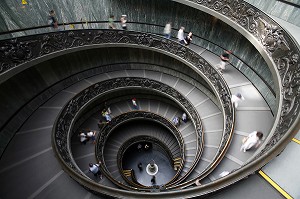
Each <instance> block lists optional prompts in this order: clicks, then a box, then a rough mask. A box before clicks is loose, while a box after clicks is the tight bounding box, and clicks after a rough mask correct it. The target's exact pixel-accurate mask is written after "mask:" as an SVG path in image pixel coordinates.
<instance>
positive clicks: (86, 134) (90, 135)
mask: <svg viewBox="0 0 300 199" xmlns="http://www.w3.org/2000/svg"><path fill="white" fill-rule="evenodd" d="M78 136H79V138H80V142H81V143H82V144H84V145H85V144H86V143H87V142H88V141H89V140H91V141H92V143H93V144H96V131H91V130H89V129H88V130H87V131H84V130H81V131H80V132H79V135H78Z"/></svg>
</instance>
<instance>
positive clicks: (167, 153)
mask: <svg viewBox="0 0 300 199" xmlns="http://www.w3.org/2000/svg"><path fill="white" fill-rule="evenodd" d="M151 120H152V119H151ZM174 128H175V129H174V130H176V127H175V126H174ZM176 139H177V138H176ZM139 142H151V143H152V144H153V147H154V148H153V149H154V150H158V151H160V152H161V153H163V154H165V156H167V158H168V159H169V162H170V165H172V163H173V158H175V156H174V155H175V154H173V153H172V152H171V150H170V149H169V148H168V146H167V145H166V144H164V143H163V142H162V141H160V140H159V139H156V138H154V137H150V136H137V137H134V138H131V139H129V140H127V141H125V142H124V144H123V145H122V146H121V147H120V149H119V151H118V155H117V162H118V168H119V171H120V173H122V174H123V172H121V171H123V170H124V168H123V167H124V166H123V163H122V161H123V157H124V153H125V152H126V151H127V150H128V148H129V147H131V146H132V145H133V144H136V143H139ZM179 147H180V146H179V145H178V148H179ZM179 155H180V157H181V158H184V153H182V154H179ZM182 163H184V161H182ZM182 168H183V167H181V168H179V170H180V171H179V170H178V171H177V172H176V174H175V175H174V177H173V178H172V179H171V180H170V181H169V182H172V181H173V180H175V179H176V178H177V177H178V175H179V174H180V172H181V170H182ZM128 169H131V170H133V169H132V168H126V170H128ZM172 169H173V168H172ZM122 176H123V178H124V179H125V180H126V181H127V180H128V179H127V178H126V176H124V175H122ZM127 182H128V181H127ZM169 182H167V183H166V184H168V183H169ZM128 183H129V184H130V183H131V182H130V181H129V182H128ZM133 183H134V184H132V185H133V186H134V185H135V184H137V181H133ZM139 184H140V183H139ZM146 187H148V188H152V187H153V185H152V186H146ZM143 188H145V187H143Z"/></svg>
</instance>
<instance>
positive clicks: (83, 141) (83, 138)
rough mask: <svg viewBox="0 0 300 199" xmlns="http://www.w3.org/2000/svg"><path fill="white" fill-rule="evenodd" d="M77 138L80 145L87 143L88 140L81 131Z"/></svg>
mask: <svg viewBox="0 0 300 199" xmlns="http://www.w3.org/2000/svg"><path fill="white" fill-rule="evenodd" d="M78 136H79V138H80V143H81V144H84V145H85V144H86V142H87V141H88V138H87V137H86V135H85V134H84V133H83V132H82V131H81V132H79V135H78Z"/></svg>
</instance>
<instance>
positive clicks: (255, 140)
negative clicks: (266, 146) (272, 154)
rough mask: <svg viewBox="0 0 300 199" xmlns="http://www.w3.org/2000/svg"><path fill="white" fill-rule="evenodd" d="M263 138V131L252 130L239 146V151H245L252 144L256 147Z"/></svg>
mask: <svg viewBox="0 0 300 199" xmlns="http://www.w3.org/2000/svg"><path fill="white" fill-rule="evenodd" d="M262 138H263V133H262V132H259V131H253V132H252V133H250V134H249V135H248V137H246V138H245V141H244V143H243V145H242V146H241V151H243V152H246V151H247V150H249V149H251V148H252V147H253V146H255V148H257V147H258V146H259V144H260V143H261V139H262Z"/></svg>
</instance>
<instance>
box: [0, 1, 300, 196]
mask: <svg viewBox="0 0 300 199" xmlns="http://www.w3.org/2000/svg"><path fill="white" fill-rule="evenodd" d="M168 2H169V1H168ZM111 3H112V2H111ZM114 3H115V2H114ZM239 3H240V4H238V5H239V6H238V5H237V4H235V3H231V2H229V3H228V2H227V3H226V2H225V3H224V2H219V1H212V2H203V1H196V2H194V1H171V4H172V6H174V7H177V8H179V7H180V8H182V9H183V10H184V11H186V12H190V13H191V15H192V14H193V13H196V14H198V13H204V12H207V13H209V14H211V15H213V16H215V17H218V18H220V19H222V20H223V21H224V22H226V23H228V24H229V25H225V23H223V22H216V21H215V22H214V23H221V25H222V28H224V27H226V28H232V29H233V28H236V29H238V31H239V32H240V33H237V32H234V34H235V35H237V36H239V37H240V40H242V41H244V40H246V39H245V38H247V39H248V40H249V41H250V42H251V43H252V44H251V43H250V42H248V43H246V44H245V45H246V46H247V45H248V46H247V47H246V48H249V49H251V50H249V49H247V50H249V51H248V52H252V51H255V53H254V54H255V55H256V56H257V57H256V60H255V61H253V60H248V61H247V57H243V56H242V55H241V54H238V53H236V54H235V53H234V54H233V55H232V58H231V63H230V64H229V65H227V67H226V70H225V72H224V74H220V73H219V72H218V70H217V69H216V68H215V67H214V66H215V65H216V64H217V63H218V62H219V54H220V53H221V52H222V51H223V50H224V49H225V47H224V46H223V47H222V46H219V45H218V44H217V43H214V41H211V40H210V39H211V38H208V39H205V38H202V37H200V36H197V32H194V34H195V36H194V40H193V42H192V43H193V44H191V45H190V46H189V47H185V46H183V45H181V44H178V42H177V41H176V39H175V38H174V39H170V40H169V39H165V38H164V37H163V36H161V35H159V34H161V33H162V29H163V25H160V24H159V20H161V19H160V18H159V17H158V18H157V19H156V18H154V19H152V23H151V24H150V23H148V24H146V23H140V22H131V23H130V22H129V23H128V24H129V25H128V26H129V27H130V26H131V27H132V30H129V31H123V30H107V29H105V27H106V25H107V24H106V23H105V22H99V21H98V22H89V23H88V22H86V23H83V22H82V21H81V22H75V23H74V24H78V26H81V27H82V28H83V29H78V30H67V29H66V30H64V31H59V32H48V27H47V26H43V27H38V28H29V29H26V28H25V29H20V30H18V31H12V32H6V33H5V34H4V33H3V34H2V35H0V36H1V38H3V40H1V41H0V46H1V58H2V60H1V67H2V68H1V73H0V75H1V81H0V82H1V85H0V90H1V91H2V93H6V95H5V96H3V98H2V99H1V102H2V103H1V104H2V105H1V106H2V109H3V110H4V111H3V112H2V113H4V114H5V117H4V116H2V117H1V133H0V135H1V154H2V155H1V159H0V182H1V189H0V198H193V197H199V198H241V197H244V198H254V197H256V198H283V197H287V196H285V195H282V193H279V192H277V191H276V190H275V189H274V188H273V187H272V186H271V185H270V184H269V183H268V182H267V181H265V180H264V179H263V178H261V175H260V173H261V172H262V170H260V169H261V168H262V167H264V166H265V165H266V164H267V166H266V167H265V168H266V169H265V170H266V171H268V169H269V170H270V169H271V170H272V164H273V162H272V161H271V160H272V159H274V158H275V157H276V156H277V155H278V154H280V153H281V152H282V150H283V149H284V148H285V147H286V146H287V144H289V142H290V140H291V138H293V137H294V136H295V135H296V133H297V131H298V130H299V107H298V105H299V95H297V92H299V83H298V81H299V76H300V75H299V60H298V57H299V48H298V46H297V44H295V43H294V41H293V39H292V38H291V37H290V36H289V34H288V33H286V32H284V30H282V29H280V31H281V32H280V35H279V36H280V41H277V44H276V45H275V46H274V45H272V44H273V43H272V42H270V40H268V39H266V38H270V37H271V36H274V35H272V33H274V34H275V33H277V32H276V30H275V29H273V32H272V31H271V32H270V31H269V29H268V27H269V26H267V25H266V24H269V25H270V26H271V25H273V26H272V27H274V26H275V25H276V26H279V25H278V24H276V22H275V21H272V19H270V18H269V17H268V16H267V15H265V14H264V13H262V12H261V11H260V10H258V9H257V8H255V7H253V6H251V5H250V4H247V3H245V2H242V1H241V2H239ZM112 4H113V3H112ZM154 4H155V6H162V7H163V8H160V9H164V6H163V5H162V3H158V1H155V3H153V5H154ZM118 5H119V4H118ZM120 5H122V3H120ZM133 5H134V3H133V2H126V3H125V4H124V6H125V7H126V9H128V10H130V9H133V10H134V8H133V7H134V6H133ZM139 5H140V4H139ZM141 5H142V4H141ZM241 5H243V6H244V7H243V8H244V9H241ZM110 6H113V5H110ZM141 9H145V10H146V11H147V9H150V10H151V9H152V8H144V7H142V8H141ZM228 9H229V10H231V12H228ZM148 11H149V10H148ZM238 11H239V12H240V15H242V16H246V15H247V16H253V17H252V18H251V17H249V18H247V19H249V20H253V21H250V22H249V24H251V25H253V24H255V23H256V26H255V27H256V29H255V28H253V27H252V26H251V25H249V24H248V25H249V26H247V25H245V21H244V20H242V19H243V17H241V20H237V19H238V17H237V16H236V15H237V12H238ZM168 12H170V13H173V12H174V11H172V10H171V11H166V13H168ZM255 12H257V13H259V16H258V14H253V13H255ZM229 13H231V14H229ZM245 13H247V14H245ZM209 14H207V16H208V15H209ZM243 14H244V15H243ZM157 15H158V14H157ZM133 16H134V14H133ZM176 16H180V15H179V14H176ZM205 16H206V15H205ZM209 16H210V15H209ZM173 17H174V16H173ZM183 19H185V17H183ZM188 19H191V18H188ZM156 20H157V21H156ZM208 20H210V19H208ZM233 21H235V23H233ZM154 22H155V23H154ZM254 22H255V23H254ZM189 23H190V22H187V24H186V25H187V26H186V29H188V28H189V26H188V25H190V28H192V26H191V24H189ZM219 25H220V24H219ZM262 25H265V27H267V28H265V29H263V28H260V27H261V26H262ZM61 26H64V27H65V24H61ZM84 28H85V29H84ZM254 29H255V31H254ZM37 33H42V34H37ZM22 34H25V35H27V34H28V36H25V37H16V36H20V35H22ZM172 34H173V35H175V34H176V31H175V30H173V33H172ZM199 34H200V33H199ZM275 36H276V35H275ZM11 37H16V38H15V39H6V38H11ZM224 42H225V44H226V43H227V44H228V43H230V41H224ZM253 46H255V48H257V50H256V49H255V50H253V49H254V47H253ZM245 51H246V50H245ZM258 52H259V53H258ZM297 56H298V57H297ZM263 60H265V61H263ZM255 64H260V65H261V67H262V68H264V67H265V68H264V70H266V71H267V72H264V73H263V72H262V73H260V71H258V69H257V68H255V67H257V66H254V65H255ZM267 67H268V68H267ZM270 77H271V79H270ZM12 88H13V89H12ZM26 91H28V92H26ZM235 93H242V95H243V96H244V97H245V99H246V100H244V101H242V102H240V103H239V106H238V108H237V109H235V108H234V106H233V105H232V103H231V101H230V97H231V95H232V94H235ZM132 98H136V99H137V103H138V108H136V107H134V106H133V105H132V102H131V99H132ZM108 106H109V107H110V110H111V117H112V120H111V121H110V122H108V123H104V124H103V125H101V127H100V126H98V122H99V120H102V121H105V119H104V118H103V116H102V114H101V112H102V110H103V109H107V107H108ZM183 113H186V114H187V116H188V121H187V122H183V121H182V122H181V124H180V125H179V126H176V125H174V123H173V119H174V117H179V118H180V117H181V116H182V114H183ZM87 129H89V131H90V130H91V131H96V132H97V133H96V135H97V137H96V143H95V144H93V143H92V142H91V141H88V142H87V143H86V144H82V143H80V142H79V137H78V134H79V132H80V131H82V130H87ZM254 130H260V131H262V132H263V133H264V140H263V142H262V144H261V145H260V146H259V147H258V148H257V149H252V150H249V151H247V152H246V153H243V152H241V151H240V146H241V143H242V139H243V138H244V137H245V136H247V135H248V134H249V133H251V132H252V131H254ZM139 143H142V144H143V146H144V144H145V143H150V144H151V147H153V148H151V149H150V151H147V150H144V149H142V150H140V149H137V147H136V146H137V145H138V144H139ZM152 144H153V146H152ZM288 146H290V145H288ZM287 150H290V149H287ZM282 153H284V152H282ZM128 154H129V155H128ZM131 154H132V155H131ZM153 154H155V155H153ZM158 154H160V155H158ZM148 156H149V157H148ZM124 157H127V158H124ZM280 157H281V156H279V157H277V158H275V160H278V159H279V158H280ZM147 158H148V159H147ZM127 159H130V161H128V160H127ZM150 159H152V160H155V163H156V164H157V165H158V173H157V174H156V183H151V182H152V181H151V182H150V177H151V175H150V174H149V173H148V174H149V175H150V177H149V175H148V174H147V173H146V167H145V166H146V165H147V164H148V162H149V160H150ZM99 161H100V162H101V164H100V169H101V172H102V175H103V178H98V177H96V176H94V175H92V173H91V172H89V168H88V164H89V163H97V162H99ZM134 161H137V162H139V161H144V162H143V169H142V171H141V170H139V169H138V167H137V162H134ZM162 161H164V162H165V163H164V164H165V165H168V166H162V165H163V163H162ZM270 161H271V163H269V162H270ZM160 162H161V163H160ZM149 164H150V163H149ZM273 167H274V166H273ZM275 167H276V165H275ZM224 172H226V175H224V176H222V174H223V173H224ZM262 173H263V172H262ZM262 187H263V189H262ZM250 193H251V194H250ZM295 198H297V195H295Z"/></svg>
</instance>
